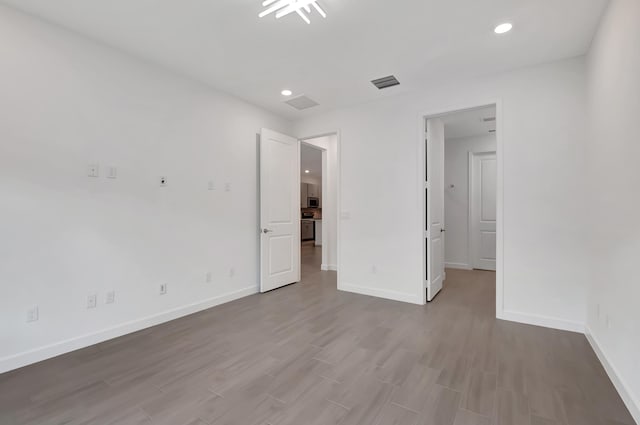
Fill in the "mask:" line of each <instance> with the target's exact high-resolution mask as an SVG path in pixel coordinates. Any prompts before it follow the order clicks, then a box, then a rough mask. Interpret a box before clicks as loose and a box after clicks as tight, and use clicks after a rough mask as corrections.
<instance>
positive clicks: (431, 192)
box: [425, 118, 445, 301]
mask: <svg viewBox="0 0 640 425" xmlns="http://www.w3.org/2000/svg"><path fill="white" fill-rule="evenodd" d="M426 152H427V158H426V165H427V170H426V174H425V175H426V176H427V181H426V183H425V190H426V197H425V198H426V203H427V205H426V211H427V220H426V223H427V229H426V246H427V254H426V256H427V282H426V283H427V301H431V300H433V298H434V297H435V296H436V295H437V294H438V292H440V290H441V289H442V284H443V282H444V279H445V273H444V231H445V229H444V124H443V123H442V120H440V119H437V118H435V119H430V120H428V121H427V136H426Z"/></svg>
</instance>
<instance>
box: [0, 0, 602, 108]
mask: <svg viewBox="0 0 640 425" xmlns="http://www.w3.org/2000/svg"><path fill="white" fill-rule="evenodd" d="M0 1H1V2H4V3H7V4H9V5H12V6H14V7H16V8H19V9H22V10H24V11H27V12H30V13H32V14H35V15H37V16H40V17H43V18H45V19H47V20H50V21H53V22H56V23H59V24H61V25H63V26H66V27H68V28H71V29H73V30H75V31H78V32H81V33H84V34H87V35H89V36H91V37H93V38H95V39H98V40H101V41H103V42H104V43H107V44H109V45H112V46H115V47H118V48H120V49H123V50H125V51H128V52H130V53H132V54H135V55H137V56H140V57H143V58H145V59H147V60H150V61H153V62H156V63H158V64H161V65H164V66H166V67H168V68H171V69H172V70H174V71H176V72H179V73H181V74H184V75H187V76H190V77H192V78H195V79H197V80H200V81H202V82H205V83H207V84H209V85H211V86H213V87H215V88H217V89H220V90H222V91H224V92H227V93H230V94H233V95H236V96H238V97H240V98H243V99H245V100H247V101H249V102H251V103H254V104H256V105H259V106H262V107H264V108H267V109H269V110H271V111H273V112H276V113H278V114H281V115H283V116H286V117H289V118H291V119H295V118H297V117H300V116H304V115H307V114H313V113H317V112H322V111H326V110H328V109H333V108H338V107H343V106H348V105H351V104H356V103H360V102H367V101H371V100H375V99H378V98H381V97H384V96H392V95H397V94H399V93H405V92H408V91H414V90H419V89H421V88H424V87H425V86H427V85H428V84H429V83H430V82H433V81H438V82H441V81H444V80H446V79H451V78H456V77H469V76H476V75H482V74H488V73H494V72H500V71H505V70H508V69H513V68H518V67H523V66H528V65H532V64H538V63H543V62H549V61H553V60H557V59H561V58H567V57H572V56H578V55H581V54H583V53H585V52H586V50H587V49H588V46H589V45H590V42H591V39H592V37H593V35H594V33H595V30H596V28H597V24H598V21H599V18H600V16H601V14H602V12H603V10H604V7H605V6H606V4H607V0H587V1H585V0H517V1H514V0H394V1H387V0H319V1H320V4H321V5H322V7H323V8H324V9H325V10H326V11H327V14H328V17H327V19H322V18H320V17H319V16H318V15H314V16H313V20H312V23H311V25H307V24H306V23H304V22H303V21H302V20H301V19H300V18H299V17H298V16H297V15H295V14H292V15H289V16H287V17H285V18H282V19H280V20H276V19H275V17H274V16H273V15H271V16H268V17H266V18H262V19H259V18H258V17H257V15H258V13H259V12H260V11H261V10H262V6H261V3H262V0H179V1H178V0H108V1H105V0H0ZM504 21H510V22H513V24H514V30H513V31H512V32H511V33H509V34H507V35H503V36H497V35H495V34H494V33H493V28H494V27H495V25H496V24H498V23H501V22H504ZM389 74H394V75H395V76H396V77H397V78H398V79H399V80H400V82H401V85H400V86H399V87H394V88H390V89H386V90H385V91H383V92H379V91H378V90H377V89H376V88H374V87H373V86H372V85H371V83H370V82H369V81H370V80H372V79H375V78H378V77H383V76H386V75H389ZM284 88H290V89H291V90H293V92H294V95H297V94H302V93H304V94H306V95H308V96H309V97H311V98H313V99H315V100H316V101H318V102H319V103H320V106H318V107H315V108H313V109H310V110H307V111H305V112H299V111H296V110H295V109H293V108H291V107H290V106H288V105H285V104H283V103H282V100H283V98H282V96H281V95H280V91H281V90H282V89H284Z"/></svg>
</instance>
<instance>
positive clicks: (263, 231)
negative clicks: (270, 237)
mask: <svg viewBox="0 0 640 425" xmlns="http://www.w3.org/2000/svg"><path fill="white" fill-rule="evenodd" d="M271 232H273V230H271V229H262V233H271Z"/></svg>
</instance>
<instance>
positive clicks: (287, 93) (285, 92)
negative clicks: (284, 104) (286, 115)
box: [280, 90, 293, 96]
mask: <svg viewBox="0 0 640 425" xmlns="http://www.w3.org/2000/svg"><path fill="white" fill-rule="evenodd" d="M280 94H282V95H283V96H291V95H292V94H293V92H292V91H291V90H282V91H281V92H280Z"/></svg>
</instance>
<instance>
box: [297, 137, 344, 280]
mask: <svg viewBox="0 0 640 425" xmlns="http://www.w3.org/2000/svg"><path fill="white" fill-rule="evenodd" d="M337 140H338V138H337V135H336V134H330V135H326V136H321V137H314V138H310V139H303V140H301V141H300V244H301V247H300V253H301V256H300V260H301V277H302V281H305V279H306V278H310V277H311V276H312V275H314V274H315V273H317V272H320V271H328V270H337V264H336V263H337V261H336V256H337V252H336V246H337Z"/></svg>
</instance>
